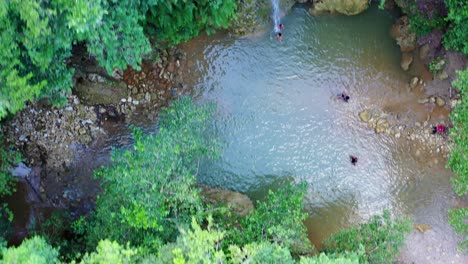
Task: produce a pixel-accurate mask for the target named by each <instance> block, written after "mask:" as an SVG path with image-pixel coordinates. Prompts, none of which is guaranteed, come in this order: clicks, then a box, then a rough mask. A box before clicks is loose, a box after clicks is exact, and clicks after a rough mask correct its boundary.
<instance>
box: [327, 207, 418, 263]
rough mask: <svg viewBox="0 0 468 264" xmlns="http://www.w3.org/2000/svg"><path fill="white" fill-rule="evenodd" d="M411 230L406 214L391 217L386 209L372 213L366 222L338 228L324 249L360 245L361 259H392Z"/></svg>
mask: <svg viewBox="0 0 468 264" xmlns="http://www.w3.org/2000/svg"><path fill="white" fill-rule="evenodd" d="M410 232H411V222H410V220H409V219H407V218H402V219H395V220H392V219H391V218H390V213H389V212H388V211H384V213H383V215H382V216H379V215H377V216H373V217H371V218H370V219H369V221H368V222H367V223H364V224H360V225H359V226H357V227H352V228H349V229H344V230H341V231H338V232H337V233H336V234H334V235H332V236H331V237H330V238H328V239H326V240H325V241H324V244H323V247H324V252H325V253H327V254H333V253H335V254H340V253H345V252H358V251H359V247H360V246H361V245H363V246H364V250H365V254H363V255H362V257H361V260H362V261H364V262H365V261H369V262H370V263H392V261H393V259H394V258H395V257H396V256H397V255H398V252H399V249H400V247H401V246H402V245H403V243H404V240H405V237H406V235H407V234H409V233H410Z"/></svg>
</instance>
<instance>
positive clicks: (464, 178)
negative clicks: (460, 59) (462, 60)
mask: <svg viewBox="0 0 468 264" xmlns="http://www.w3.org/2000/svg"><path fill="white" fill-rule="evenodd" d="M457 73H458V78H457V80H455V81H454V82H453V86H455V87H457V88H458V90H459V92H460V95H461V98H462V101H461V103H459V104H458V105H457V106H456V107H455V109H454V110H453V111H452V113H450V120H451V121H452V123H453V128H451V129H450V137H451V138H452V140H453V144H452V150H451V152H450V156H449V160H448V167H450V168H451V169H452V170H453V172H454V173H455V175H456V177H454V178H452V186H453V188H454V190H455V192H456V193H457V194H458V195H460V196H461V195H465V194H467V193H468V162H467V160H468V159H467V156H466V155H467V153H468V98H467V97H468V69H466V70H464V71H458V72H457Z"/></svg>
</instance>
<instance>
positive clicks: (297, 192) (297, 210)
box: [226, 183, 313, 254]
mask: <svg viewBox="0 0 468 264" xmlns="http://www.w3.org/2000/svg"><path fill="white" fill-rule="evenodd" d="M306 191H307V185H306V184H305V183H301V184H297V185H296V184H287V185H286V186H284V187H282V188H281V189H280V190H278V191H276V192H272V191H270V192H269V193H268V197H267V199H266V200H265V201H263V202H259V203H258V204H257V206H256V209H255V210H254V211H252V212H251V213H250V214H249V215H247V216H246V217H245V219H242V220H241V222H240V226H239V227H232V228H231V229H228V230H227V240H226V242H227V243H229V244H231V243H232V244H236V245H245V244H249V243H261V242H271V243H275V244H278V245H281V246H283V247H285V248H288V249H290V250H291V252H292V253H294V254H300V253H310V252H311V251H312V249H313V248H312V246H311V244H310V241H309V239H308V238H307V232H306V228H305V226H304V222H303V221H304V220H305V219H306V217H307V214H305V213H303V208H304V207H303V206H304V205H303V200H304V195H305V194H306Z"/></svg>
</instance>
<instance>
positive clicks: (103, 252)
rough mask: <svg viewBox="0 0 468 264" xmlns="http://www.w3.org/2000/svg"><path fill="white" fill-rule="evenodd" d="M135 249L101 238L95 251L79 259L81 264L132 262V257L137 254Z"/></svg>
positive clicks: (124, 263) (121, 263)
mask: <svg viewBox="0 0 468 264" xmlns="http://www.w3.org/2000/svg"><path fill="white" fill-rule="evenodd" d="M137 252H138V251H137V250H136V249H132V248H130V247H128V246H127V247H126V248H124V247H122V246H121V245H119V244H118V243H117V242H115V241H113V242H111V241H109V240H107V239H106V240H102V241H99V244H98V245H97V247H96V252H92V253H87V254H86V255H84V257H83V259H82V260H81V262H80V263H81V264H107V263H112V264H126V263H134V262H133V261H132V257H133V256H135V255H136V254H137Z"/></svg>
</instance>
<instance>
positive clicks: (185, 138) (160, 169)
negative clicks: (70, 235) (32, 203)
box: [88, 97, 217, 248]
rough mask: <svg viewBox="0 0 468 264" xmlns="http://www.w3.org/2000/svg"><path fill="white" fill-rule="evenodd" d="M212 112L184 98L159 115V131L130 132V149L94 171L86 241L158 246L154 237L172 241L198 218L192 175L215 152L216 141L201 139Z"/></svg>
mask: <svg viewBox="0 0 468 264" xmlns="http://www.w3.org/2000/svg"><path fill="white" fill-rule="evenodd" d="M213 109H214V108H213V106H212V105H204V106H197V105H195V104H194V103H193V102H192V101H191V99H190V98H189V97H183V98H181V99H179V100H178V101H176V102H174V104H173V107H172V108H169V109H166V110H165V111H164V113H162V114H161V119H160V129H159V132H158V133H156V134H154V135H149V136H143V134H142V132H141V130H138V129H134V133H133V136H134V139H135V145H134V147H133V151H130V150H124V149H115V150H113V151H112V162H111V164H110V166H108V167H105V168H102V169H100V170H99V171H97V173H96V176H97V177H99V178H100V179H101V180H102V186H103V188H104V192H103V193H102V195H100V196H99V198H98V200H97V204H96V213H95V215H94V221H93V224H92V226H91V228H90V229H89V230H88V241H90V242H91V243H95V241H98V240H100V239H104V238H110V239H112V240H117V241H119V242H120V243H127V242H131V243H132V245H143V244H145V245H146V246H147V247H149V248H151V247H157V246H158V245H152V244H153V243H156V244H158V243H159V242H155V241H157V240H158V239H160V240H162V241H163V242H166V241H169V240H170V239H173V238H174V237H175V234H176V233H177V225H178V224H184V223H186V224H188V223H189V222H190V219H191V218H192V216H196V217H198V218H199V217H200V216H201V214H202V212H203V206H202V202H201V199H200V196H199V190H198V188H196V187H195V183H196V174H197V171H198V163H199V161H200V159H201V158H203V157H215V156H216V154H217V146H216V144H215V142H214V141H212V140H208V139H207V138H206V137H205V135H204V132H205V129H206V127H207V124H208V122H209V121H210V117H211V113H212V112H213Z"/></svg>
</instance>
